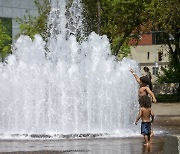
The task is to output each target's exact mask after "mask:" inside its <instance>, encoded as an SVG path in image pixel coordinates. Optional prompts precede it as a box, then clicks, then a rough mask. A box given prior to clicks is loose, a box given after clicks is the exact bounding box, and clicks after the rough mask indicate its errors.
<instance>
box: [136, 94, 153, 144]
mask: <svg viewBox="0 0 180 154" xmlns="http://www.w3.org/2000/svg"><path fill="white" fill-rule="evenodd" d="M139 104H140V106H141V107H140V109H139V114H138V116H137V118H136V121H135V124H136V125H137V123H138V121H139V119H140V118H141V120H142V123H141V134H142V135H144V140H145V144H144V145H146V146H148V145H150V140H151V123H152V122H153V121H154V113H153V111H152V109H151V101H150V98H149V97H148V96H147V95H144V96H142V97H140V99H139Z"/></svg>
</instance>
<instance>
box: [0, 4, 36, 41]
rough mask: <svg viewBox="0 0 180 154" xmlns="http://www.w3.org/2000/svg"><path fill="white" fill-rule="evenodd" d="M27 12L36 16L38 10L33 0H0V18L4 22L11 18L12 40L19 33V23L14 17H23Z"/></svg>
mask: <svg viewBox="0 0 180 154" xmlns="http://www.w3.org/2000/svg"><path fill="white" fill-rule="evenodd" d="M27 12H28V13H29V14H30V15H31V16H37V15H38V11H37V7H36V5H35V3H34V0H0V19H2V20H3V21H4V22H5V21H6V20H11V22H9V23H12V40H13V41H14V40H15V36H16V35H17V34H18V33H19V25H18V24H17V22H16V18H18V17H19V18H23V17H24V15H26V14H27Z"/></svg>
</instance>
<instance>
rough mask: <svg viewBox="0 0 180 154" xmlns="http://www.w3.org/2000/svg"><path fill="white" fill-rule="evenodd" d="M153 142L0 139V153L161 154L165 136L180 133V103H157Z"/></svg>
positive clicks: (137, 139) (128, 140)
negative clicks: (149, 144)
mask: <svg viewBox="0 0 180 154" xmlns="http://www.w3.org/2000/svg"><path fill="white" fill-rule="evenodd" d="M153 109H154V112H155V115H156V117H155V123H154V126H153V128H154V131H155V132H156V131H158V132H161V133H158V134H156V133H155V136H154V137H153V139H152V143H151V146H149V147H146V146H144V145H143V137H131V138H130V137H129V138H87V139H64V140H63V139H62V140H0V154H2V153H5V154H8V153H9V154H61V153H62V154H63V153H67V154H68V153H71V154H89V153H90V154H143V153H151V154H161V153H163V152H162V151H163V147H164V144H165V142H166V137H167V136H168V135H171V134H180V104H173V105H170V106H169V104H165V105H164V104H156V105H153Z"/></svg>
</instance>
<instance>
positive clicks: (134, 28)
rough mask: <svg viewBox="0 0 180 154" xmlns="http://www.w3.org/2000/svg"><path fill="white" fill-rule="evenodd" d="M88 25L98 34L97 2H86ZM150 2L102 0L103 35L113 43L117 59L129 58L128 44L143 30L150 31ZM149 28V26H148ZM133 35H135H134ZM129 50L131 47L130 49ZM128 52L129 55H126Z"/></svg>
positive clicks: (93, 0)
mask: <svg viewBox="0 0 180 154" xmlns="http://www.w3.org/2000/svg"><path fill="white" fill-rule="evenodd" d="M83 2H84V5H85V10H86V16H87V17H88V18H87V19H88V25H89V28H90V29H91V30H92V31H95V32H97V24H98V21H97V20H98V18H97V16H98V12H97V0H92V1H90V0H84V1H83ZM149 3H150V0H146V1H143V0H142V1H136V0H128V1H127V0H101V1H100V4H101V12H100V13H101V34H106V35H107V36H108V38H109V39H110V42H111V47H112V53H113V54H114V55H116V56H117V57H119V58H120V57H121V58H122V57H124V56H127V54H128V53H129V50H127V48H125V47H127V46H128V42H129V40H130V39H131V38H132V37H133V38H134V37H137V36H139V34H140V33H142V32H143V30H146V31H149V29H148V28H146V29H142V26H146V25H147V23H148V21H149V20H148V18H147V17H146V14H147V12H146V8H147V7H148V5H149ZM146 27H148V26H146ZM132 34H133V35H132ZM128 48H129V47H128ZM126 51H127V52H128V53H126Z"/></svg>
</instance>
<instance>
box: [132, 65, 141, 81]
mask: <svg viewBox="0 0 180 154" xmlns="http://www.w3.org/2000/svg"><path fill="white" fill-rule="evenodd" d="M130 72H131V73H132V74H133V75H134V77H135V79H136V81H137V83H139V84H140V79H139V77H138V76H137V74H136V73H135V72H134V70H133V69H132V68H131V69H130Z"/></svg>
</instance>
